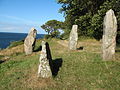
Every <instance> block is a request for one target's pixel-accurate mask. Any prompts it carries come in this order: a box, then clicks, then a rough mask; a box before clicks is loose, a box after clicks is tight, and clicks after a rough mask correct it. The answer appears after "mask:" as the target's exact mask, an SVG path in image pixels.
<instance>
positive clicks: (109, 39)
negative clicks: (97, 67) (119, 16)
mask: <svg viewBox="0 0 120 90" xmlns="http://www.w3.org/2000/svg"><path fill="white" fill-rule="evenodd" d="M116 35H117V20H116V17H115V14H114V11H113V10H112V9H110V10H109V11H108V12H107V13H106V16H105V18H104V23H103V41H102V42H103V43H102V54H103V55H102V57H103V60H111V59H113V57H114V54H115V47H116Z"/></svg>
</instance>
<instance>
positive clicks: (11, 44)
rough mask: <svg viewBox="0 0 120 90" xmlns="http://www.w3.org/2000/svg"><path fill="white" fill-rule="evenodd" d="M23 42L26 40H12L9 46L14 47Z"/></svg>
mask: <svg viewBox="0 0 120 90" xmlns="http://www.w3.org/2000/svg"><path fill="white" fill-rule="evenodd" d="M23 43H24V40H20V41H14V42H11V43H10V45H9V46H8V48H12V47H15V46H18V45H21V44H23Z"/></svg>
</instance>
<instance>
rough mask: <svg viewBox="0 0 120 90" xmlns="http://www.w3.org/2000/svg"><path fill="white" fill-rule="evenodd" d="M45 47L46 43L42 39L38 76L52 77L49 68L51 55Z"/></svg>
mask: <svg viewBox="0 0 120 90" xmlns="http://www.w3.org/2000/svg"><path fill="white" fill-rule="evenodd" d="M47 49H48V47H47V43H46V42H44V41H42V51H41V54H40V58H39V62H40V64H39V68H38V77H42V78H50V77H52V71H51V68H50V60H51V55H50V53H49V51H48V50H47ZM48 54H49V55H48Z"/></svg>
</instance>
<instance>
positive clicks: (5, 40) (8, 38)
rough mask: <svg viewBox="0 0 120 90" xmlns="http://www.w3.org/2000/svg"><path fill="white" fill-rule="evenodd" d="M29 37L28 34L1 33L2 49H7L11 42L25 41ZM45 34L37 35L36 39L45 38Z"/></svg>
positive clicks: (0, 47)
mask: <svg viewBox="0 0 120 90" xmlns="http://www.w3.org/2000/svg"><path fill="white" fill-rule="evenodd" d="M26 36H27V33H9V32H0V49H5V48H7V47H8V46H9V45H10V43H11V42H13V41H19V40H24V39H25V38H26ZM43 37H44V34H37V36H36V38H37V39H40V38H43Z"/></svg>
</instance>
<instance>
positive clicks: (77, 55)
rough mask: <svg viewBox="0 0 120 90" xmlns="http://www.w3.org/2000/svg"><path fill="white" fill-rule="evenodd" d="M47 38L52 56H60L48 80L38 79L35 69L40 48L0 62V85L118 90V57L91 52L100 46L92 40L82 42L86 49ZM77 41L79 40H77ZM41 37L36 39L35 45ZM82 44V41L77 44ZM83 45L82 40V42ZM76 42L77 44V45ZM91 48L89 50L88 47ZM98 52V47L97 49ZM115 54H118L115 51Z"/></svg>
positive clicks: (23, 88) (3, 89)
mask: <svg viewBox="0 0 120 90" xmlns="http://www.w3.org/2000/svg"><path fill="white" fill-rule="evenodd" d="M46 41H48V42H49V46H50V49H51V54H52V58H53V60H56V59H57V58H62V60H63V62H62V66H61V68H60V69H59V72H58V75H57V76H56V77H54V78H53V79H52V80H51V79H50V80H49V79H38V78H37V70H38V65H39V54H40V52H34V53H33V54H32V55H29V56H25V54H24V53H18V54H14V55H12V56H11V59H10V60H9V61H6V62H4V63H1V64H0V89H1V90H8V89H15V90H26V89H35V90H36V89H40V88H42V89H47V90H119V89H120V84H119V83H120V69H119V67H120V61H119V60H116V61H106V62H105V61H102V58H101V53H97V52H94V47H96V48H100V43H98V42H97V41H96V42H95V41H94V44H95V45H94V46H93V43H92V41H91V43H90V42H89V43H87V42H86V41H82V42H81V43H86V44H87V45H88V46H87V45H86V46H85V48H86V49H83V50H77V51H69V50H68V48H67V47H64V46H62V44H60V43H57V41H59V40H56V39H54V40H46ZM79 43H80V42H79ZM40 44H41V40H38V41H37V43H36V48H35V49H38V48H39V46H40ZM80 45H82V44H80ZM83 45H85V44H83ZM78 46H79V45H78ZM90 46H91V48H92V50H93V51H91V48H90ZM97 50H98V52H100V51H99V50H100V49H97ZM116 54H118V56H120V55H119V52H117V53H116Z"/></svg>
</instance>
